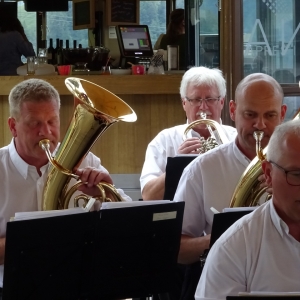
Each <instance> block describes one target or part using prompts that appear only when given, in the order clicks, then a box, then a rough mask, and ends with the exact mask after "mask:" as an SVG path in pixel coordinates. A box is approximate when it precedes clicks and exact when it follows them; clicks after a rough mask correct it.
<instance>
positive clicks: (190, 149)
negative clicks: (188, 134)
mask: <svg viewBox="0 0 300 300" xmlns="http://www.w3.org/2000/svg"><path fill="white" fill-rule="evenodd" d="M201 146H202V143H201V141H200V139H199V138H197V137H192V138H188V139H186V140H185V141H184V142H183V143H182V144H181V145H180V146H179V148H178V153H179V154H199V153H200V150H199V149H200V147H201Z"/></svg>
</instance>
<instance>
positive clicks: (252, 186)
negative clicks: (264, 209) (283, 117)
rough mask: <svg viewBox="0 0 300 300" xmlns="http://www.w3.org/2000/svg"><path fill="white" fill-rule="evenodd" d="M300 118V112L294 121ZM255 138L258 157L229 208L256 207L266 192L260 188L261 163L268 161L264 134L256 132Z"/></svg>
mask: <svg viewBox="0 0 300 300" xmlns="http://www.w3.org/2000/svg"><path fill="white" fill-rule="evenodd" d="M299 118H300V110H299V111H298V112H297V113H296V114H295V116H294V118H293V119H294V120H295V119H299ZM253 136H254V138H255V140H256V154H257V156H256V157H255V158H254V159H253V160H252V161H251V163H250V164H249V166H248V167H247V168H246V170H245V171H244V173H243V175H242V176H241V178H240V181H239V183H238V185H237V186H236V188H235V190H234V193H233V196H232V198H231V200H230V204H229V207H240V206H245V207H246V206H256V205H258V203H259V199H260V197H261V196H262V194H263V193H264V192H265V190H266V188H261V187H260V182H259V181H258V177H259V176H260V175H261V174H262V173H263V172H262V168H261V162H262V161H263V160H264V159H266V152H267V147H266V148H264V149H263V150H262V149H261V140H262V138H263V133H262V132H260V131H256V132H254V133H253Z"/></svg>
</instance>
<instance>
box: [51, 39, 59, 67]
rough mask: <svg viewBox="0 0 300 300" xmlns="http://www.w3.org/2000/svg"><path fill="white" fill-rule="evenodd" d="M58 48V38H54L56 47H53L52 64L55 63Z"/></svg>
mask: <svg viewBox="0 0 300 300" xmlns="http://www.w3.org/2000/svg"><path fill="white" fill-rule="evenodd" d="M58 49H59V39H56V47H55V49H54V54H53V55H52V61H53V65H57V51H58Z"/></svg>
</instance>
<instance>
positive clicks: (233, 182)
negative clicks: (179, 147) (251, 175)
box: [174, 141, 250, 237]
mask: <svg viewBox="0 0 300 300" xmlns="http://www.w3.org/2000/svg"><path fill="white" fill-rule="evenodd" d="M249 162H250V160H249V159H248V158H247V157H246V156H245V155H244V154H243V153H242V152H241V151H240V150H239V149H238V147H237V146H236V143H235V141H232V142H230V143H228V144H223V145H220V146H219V147H217V148H215V149H212V150H210V151H209V152H206V153H204V154H202V155H200V156H199V157H197V158H196V159H194V160H193V161H192V162H191V163H190V164H189V165H188V166H187V167H186V168H185V169H184V171H183V173H182V176H181V179H180V181H179V183H178V187H177V191H176V193H175V196H174V201H176V202H179V201H185V207H184V216H183V224H182V233H183V234H186V235H189V236H191V237H200V236H202V235H203V232H205V233H206V234H209V233H210V232H211V227H212V222H213V212H212V211H211V209H210V208H211V207H214V208H215V209H217V210H218V211H222V209H223V208H225V207H228V206H229V203H230V200H231V197H232V195H233V192H234V189H235V187H236V186H237V183H238V181H239V179H240V177H241V176H242V174H243V172H244V171H245V169H246V168H247V166H248V165H249Z"/></svg>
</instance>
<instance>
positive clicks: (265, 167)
mask: <svg viewBox="0 0 300 300" xmlns="http://www.w3.org/2000/svg"><path fill="white" fill-rule="evenodd" d="M261 167H262V170H263V172H264V174H265V178H266V183H267V185H268V186H269V187H272V175H271V171H272V164H271V163H270V162H268V161H267V160H264V161H263V162H262V163H261Z"/></svg>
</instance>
